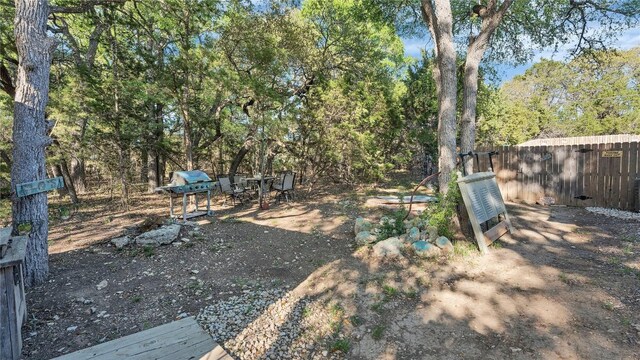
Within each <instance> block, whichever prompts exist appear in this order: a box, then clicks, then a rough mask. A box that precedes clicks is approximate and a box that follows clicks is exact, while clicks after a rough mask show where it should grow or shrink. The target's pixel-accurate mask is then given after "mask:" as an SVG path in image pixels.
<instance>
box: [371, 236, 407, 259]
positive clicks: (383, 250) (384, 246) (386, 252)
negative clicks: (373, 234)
mask: <svg viewBox="0 0 640 360" xmlns="http://www.w3.org/2000/svg"><path fill="white" fill-rule="evenodd" d="M403 247H404V243H403V242H402V240H400V239H399V238H397V237H392V238H388V239H387V240H383V241H380V242H379V243H377V244H375V245H374V246H373V256H375V257H378V258H384V257H389V258H394V257H401V256H402V253H401V252H400V249H402V248H403Z"/></svg>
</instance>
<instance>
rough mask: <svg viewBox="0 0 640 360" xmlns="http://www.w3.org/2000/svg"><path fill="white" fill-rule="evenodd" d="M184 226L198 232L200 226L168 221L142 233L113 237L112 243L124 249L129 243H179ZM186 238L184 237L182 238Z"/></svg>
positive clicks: (141, 244)
mask: <svg viewBox="0 0 640 360" xmlns="http://www.w3.org/2000/svg"><path fill="white" fill-rule="evenodd" d="M183 226H188V227H191V228H192V229H193V230H191V231H190V233H192V232H198V231H199V230H200V228H199V227H198V223H195V222H191V221H187V222H183V223H182V224H178V223H168V224H164V225H161V226H160V227H159V228H157V229H153V230H148V231H145V232H143V233H141V234H138V235H134V234H127V235H124V236H121V237H117V238H114V239H111V244H112V245H113V246H115V247H116V248H118V249H122V248H124V247H125V246H129V245H134V244H135V245H140V246H154V247H155V246H161V245H169V244H171V243H174V244H175V245H177V244H178V243H180V241H176V240H178V238H179V237H180V230H181V229H182V227H183ZM182 240H184V239H182Z"/></svg>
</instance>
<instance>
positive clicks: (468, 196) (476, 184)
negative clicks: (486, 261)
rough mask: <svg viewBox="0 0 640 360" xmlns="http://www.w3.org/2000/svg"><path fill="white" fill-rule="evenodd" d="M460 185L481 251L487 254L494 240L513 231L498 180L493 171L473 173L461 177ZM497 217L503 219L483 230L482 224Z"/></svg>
mask: <svg viewBox="0 0 640 360" xmlns="http://www.w3.org/2000/svg"><path fill="white" fill-rule="evenodd" d="M458 186H459V187H460V194H461V195H462V200H463V201H464V205H465V207H466V209H467V213H468V214H469V221H471V227H472V228H473V232H474V235H475V237H476V241H477V242H478V248H479V249H480V252H482V253H483V254H485V253H486V252H487V251H488V246H489V245H491V243H492V242H493V241H495V240H496V239H498V238H499V237H501V236H502V235H504V234H505V233H506V232H507V231H508V232H513V227H512V226H511V220H509V214H507V209H506V207H505V206H504V200H503V199H502V194H501V193H500V188H498V183H497V182H496V175H495V174H494V173H492V172H480V173H475V174H471V175H469V176H465V177H463V178H461V179H459V180H458ZM496 217H498V218H500V217H502V218H503V220H502V221H500V222H499V223H498V224H497V225H495V226H494V227H492V228H491V229H489V230H487V231H485V232H483V231H482V224H483V223H485V222H487V221H489V220H491V219H493V218H496Z"/></svg>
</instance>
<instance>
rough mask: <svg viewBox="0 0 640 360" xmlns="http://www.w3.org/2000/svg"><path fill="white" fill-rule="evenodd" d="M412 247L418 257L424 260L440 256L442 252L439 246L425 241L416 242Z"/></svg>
mask: <svg viewBox="0 0 640 360" xmlns="http://www.w3.org/2000/svg"><path fill="white" fill-rule="evenodd" d="M411 247H412V248H413V250H414V251H415V252H416V255H418V256H420V257H423V258H428V257H435V256H438V255H440V251H441V250H440V248H438V247H437V246H435V245H433V244H431V243H428V242H426V241H424V240H420V241H416V242H414V243H413V244H411Z"/></svg>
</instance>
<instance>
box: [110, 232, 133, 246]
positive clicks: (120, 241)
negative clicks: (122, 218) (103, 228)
mask: <svg viewBox="0 0 640 360" xmlns="http://www.w3.org/2000/svg"><path fill="white" fill-rule="evenodd" d="M111 243H112V244H113V245H114V246H115V247H116V248H117V249H122V248H123V247H125V246H127V245H129V244H130V243H131V238H130V237H129V236H128V235H125V236H122V237H119V238H115V239H111Z"/></svg>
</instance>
